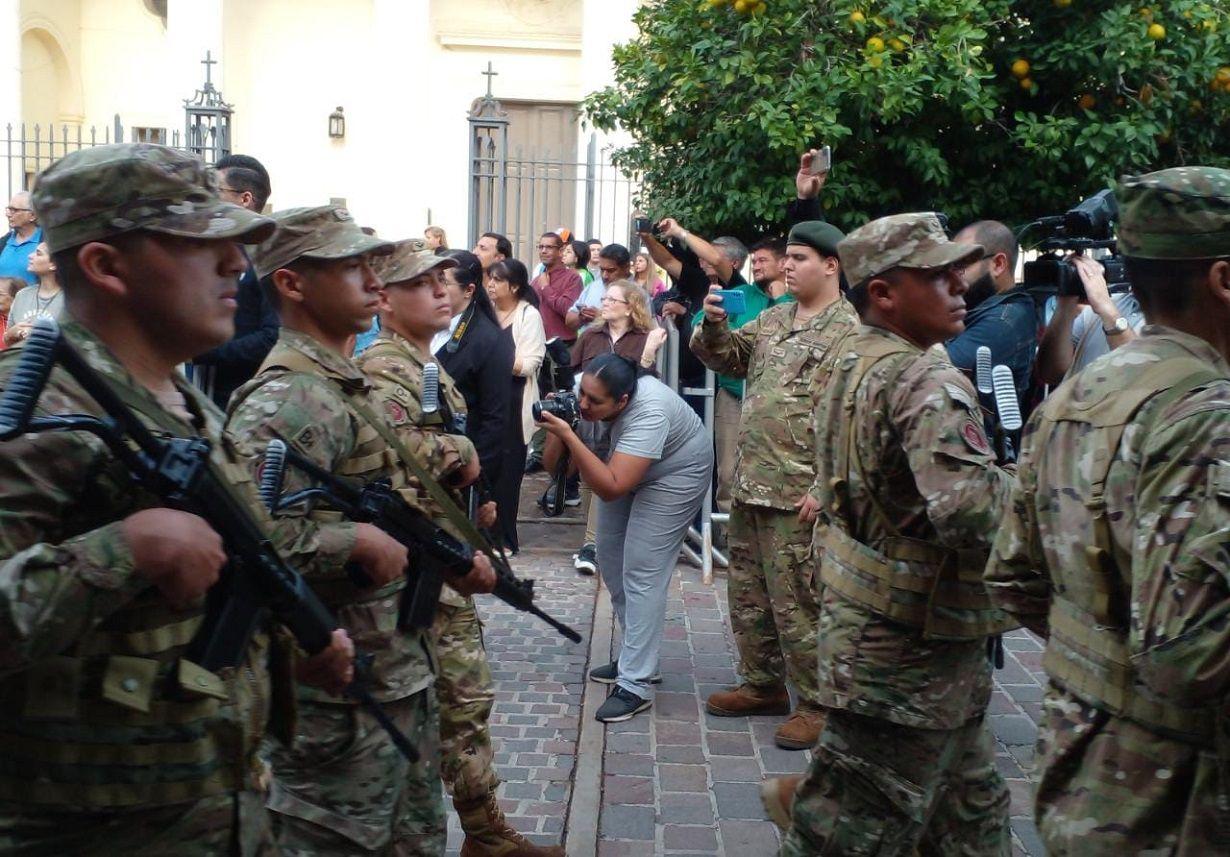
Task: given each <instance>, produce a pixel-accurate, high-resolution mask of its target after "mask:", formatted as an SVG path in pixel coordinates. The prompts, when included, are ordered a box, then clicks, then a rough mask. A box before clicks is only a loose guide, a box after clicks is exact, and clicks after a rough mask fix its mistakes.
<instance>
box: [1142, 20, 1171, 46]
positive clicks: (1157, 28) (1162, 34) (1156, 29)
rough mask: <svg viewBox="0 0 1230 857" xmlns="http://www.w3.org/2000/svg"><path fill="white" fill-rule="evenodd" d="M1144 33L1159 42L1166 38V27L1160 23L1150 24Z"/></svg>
mask: <svg viewBox="0 0 1230 857" xmlns="http://www.w3.org/2000/svg"><path fill="white" fill-rule="evenodd" d="M1145 35H1147V36H1148V37H1149V38H1151V39H1153V41H1155V42H1160V41H1161V40H1162V39H1164V38H1166V28H1165V27H1163V26H1162V25H1161V24H1150V25H1149V29H1147V30H1145Z"/></svg>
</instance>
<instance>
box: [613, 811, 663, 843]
mask: <svg viewBox="0 0 1230 857" xmlns="http://www.w3.org/2000/svg"><path fill="white" fill-rule="evenodd" d="M654 828H655V823H654V810H653V808H652V807H648V806H608V807H605V808H603V810H602V825H601V832H602V837H603V838H604V839H635V840H642V841H647V842H653V840H654V832H655V830H654Z"/></svg>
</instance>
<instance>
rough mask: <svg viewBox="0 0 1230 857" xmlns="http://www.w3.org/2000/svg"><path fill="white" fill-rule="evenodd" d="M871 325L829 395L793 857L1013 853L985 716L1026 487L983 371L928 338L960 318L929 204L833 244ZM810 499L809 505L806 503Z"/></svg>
mask: <svg viewBox="0 0 1230 857" xmlns="http://www.w3.org/2000/svg"><path fill="white" fill-rule="evenodd" d="M837 252H838V255H839V256H840V257H841V267H842V269H843V270H844V271H845V272H846V277H847V278H848V279H849V281H850V283H851V284H852V288H851V291H850V301H851V303H853V304H854V306H855V307H856V308H857V310H858V312H859V316H860V318H861V320H862V324H861V325H860V326H859V327H858V329H857V332H856V334H855V335H854V336H853V337H852V338H851V339H850V340H849V341H847V343H846V344H845V345H843V346H842V348H841V351H840V354H839V356H838V358H837V364H836V366H835V367H834V368H833V370H832V374H831V375H830V378H829V383H828V385H827V386H826V387H825V389H824V391H823V393H822V394H821V395H820V397H819V405H818V407H817V410H816V419H815V424H814V425H815V433H816V479H815V483H814V484H813V486H812V489H811V491H810V492H809V493H810V497H811V502H810V503H809V504H808V505H809V506H810V508H811V510H812V512H813V513H814V514H815V515H816V516H817V520H816V531H815V539H814V541H813V551H814V552H815V555H816V556H817V557H819V560H820V584H821V586H822V587H823V590H822V592H823V595H822V596H821V605H820V624H819V632H818V637H819V644H818V652H817V665H818V667H819V689H820V701H821V704H822V705H824V706H825V708H826V709H827V710H828V722H827V723H826V724H825V729H824V732H822V733H821V735H820V740H819V741H818V742H817V744H816V746H815V748H814V749H813V754H814V755H813V759H812V764H811V768H810V769H809V770H808V773H807V776H806V777H804V778H801V782H800V781H799V780H800V778H794V779H793V780H792V779H789V778H787V779H783V780H774V781H770V782H769V783H768V784H766V789H765V801H766V805H767V806H768V808H769V810H770V812H772V813H773V814H774V817H775V819H777V820H779V821H780V820H784V817H785V815H786V813H787V812H790V811H791V809H792V822H793V823H792V826H791V827H790V830H789V833H788V834H787V835H786V838H785V841H784V843H783V846H782V850H781V854H782V855H783V857H801V855H805V854H821V853H824V854H852V853H876V854H915V853H945V854H948V853H952V854H957V853H961V854H979V855H985V857H993V855H994V857H1007V855H1008V854H1009V853H1010V852H1011V843H1010V837H1009V833H1008V824H1007V822H1008V790H1007V788H1006V786H1005V784H1004V781H1003V779H1002V778H1001V777H1000V776H999V774H998V773H997V772H996V770H995V748H994V742H993V740H992V738H991V735H990V732H989V731H988V729H987V726H986V723H985V722H984V717H985V714H986V709H987V704H988V703H989V702H990V697H991V665H990V663H989V662H988V657H987V653H988V639H989V638H990V637H992V636H994V635H996V634H999V633H1001V632H1003V631H1005V630H1007V629H1008V628H1011V627H1013V626H1014V625H1015V624H1016V623H1015V622H1014V621H1012V620H1011V619H1009V618H1008V617H1007V616H1006V615H1005V614H1003V613H1002V612H1000V611H998V610H995V609H994V608H993V607H992V606H991V602H990V599H989V597H988V595H987V591H986V588H985V586H984V585H983V583H982V570H983V568H984V567H985V566H986V560H987V554H988V552H989V549H990V543H991V540H992V539H993V538H994V533H995V529H996V527H997V525H998V523H999V521H1000V519H1001V518H1002V516H1003V512H1004V509H1005V506H1006V504H1007V498H1008V494H1009V491H1010V489H1011V486H1012V477H1011V476H1010V474H1009V473H1007V472H1006V471H1004V470H1001V469H999V468H998V467H996V466H995V456H994V454H993V453H992V451H991V445H990V443H989V442H988V441H987V437H986V434H985V432H984V431H983V428H982V414H981V412H980V409H979V407H978V397H977V394H976V392H975V391H974V388H973V386H972V385H971V384H970V382H969V380H968V379H967V378H966V377H965V376H964V375H962V374H961V373H960V372H959V371H958V370H957V369H956V368H954V367H953V365H952V363H951V362H950V361H949V360H948V358H947V357H946V356H944V355H943V354H942V353H938V352H937V350H936V349H935V348H933V347H932V346H935V345H938V344H939V343H941V342H945V341H947V340H949V339H951V338H952V337H954V336H955V335H957V334H958V333H960V332H961V330H962V329H963V327H964V323H963V319H964V318H965V299H964V296H965V292H966V289H967V287H966V284H965V280H964V278H963V274H964V270H965V267H966V266H967V265H968V264H969V263H970V262H971V261H973V260H977V259H980V258H981V257H982V256H983V248H982V247H980V246H978V245H977V244H956V243H953V242H950V241H949V240H948V238H947V237H946V236H945V234H944V230H943V229H942V228H941V226H940V222H939V218H937V217H936V216H935V215H934V214H931V213H925V214H898V215H893V216H891V217H885V218H881V219H879V220H876V221H873V222H871V223H869V224H867V225H865V226H862V227H860V228H859V229H856V230H855V231H854V232H852V233H850V235H848V236H847V237H846V238H845V239H844V240H842V241H841V242H840V243H839V244H838V245H837ZM805 509H806V507H805Z"/></svg>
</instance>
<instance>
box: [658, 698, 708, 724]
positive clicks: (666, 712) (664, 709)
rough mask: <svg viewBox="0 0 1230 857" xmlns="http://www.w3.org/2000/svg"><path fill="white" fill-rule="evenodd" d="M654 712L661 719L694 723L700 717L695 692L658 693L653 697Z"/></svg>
mask: <svg viewBox="0 0 1230 857" xmlns="http://www.w3.org/2000/svg"><path fill="white" fill-rule="evenodd" d="M653 714H654V717H655V718H656V719H661V720H683V721H687V722H692V723H694V722H695V721H696V720H697V719H699V717H700V712H699V711H698V708H697V705H696V695H695V694H694V693H686V694H685V693H658V694H655V695H654V699H653Z"/></svg>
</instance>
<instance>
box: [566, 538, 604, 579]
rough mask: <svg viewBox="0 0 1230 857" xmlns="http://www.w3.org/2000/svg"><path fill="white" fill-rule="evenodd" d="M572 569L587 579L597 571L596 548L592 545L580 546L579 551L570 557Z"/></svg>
mask: <svg viewBox="0 0 1230 857" xmlns="http://www.w3.org/2000/svg"><path fill="white" fill-rule="evenodd" d="M572 567H573V568H575V569H576V570H577V571H579V572H581V574H584V575H586V576H587V577H589V576H592V575H593V573H594V572H595V571H597V570H598V548H597V547H595V546H594V545H593V544H590V543H586V544H583V545H581V550H580V551H578V552H577V553H575V554H573V555H572Z"/></svg>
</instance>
